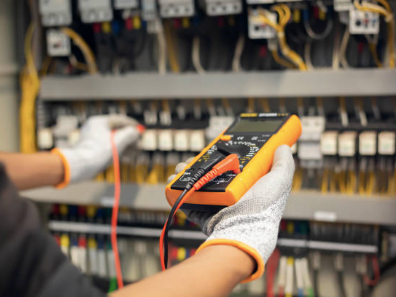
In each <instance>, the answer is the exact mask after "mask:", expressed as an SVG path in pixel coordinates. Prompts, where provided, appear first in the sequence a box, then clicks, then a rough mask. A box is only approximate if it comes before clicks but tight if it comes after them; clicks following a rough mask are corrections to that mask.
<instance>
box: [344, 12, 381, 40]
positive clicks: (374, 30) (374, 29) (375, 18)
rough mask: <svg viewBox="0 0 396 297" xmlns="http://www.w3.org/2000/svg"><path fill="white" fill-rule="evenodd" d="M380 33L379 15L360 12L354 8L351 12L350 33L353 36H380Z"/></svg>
mask: <svg viewBox="0 0 396 297" xmlns="http://www.w3.org/2000/svg"><path fill="white" fill-rule="evenodd" d="M379 31H380V20H379V15H378V13H372V12H366V11H360V10H357V9H354V8H352V9H351V10H350V11H349V32H350V33H351V34H379Z"/></svg>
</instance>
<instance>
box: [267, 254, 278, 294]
mask: <svg viewBox="0 0 396 297" xmlns="http://www.w3.org/2000/svg"><path fill="white" fill-rule="evenodd" d="M278 262H279V251H278V250H275V251H274V252H273V253H272V255H271V257H270V258H269V260H268V265H267V267H268V273H267V297H275V294H274V278H275V274H276V270H277V268H278Z"/></svg>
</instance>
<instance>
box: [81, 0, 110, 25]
mask: <svg viewBox="0 0 396 297" xmlns="http://www.w3.org/2000/svg"><path fill="white" fill-rule="evenodd" d="M78 8H79V10H80V15H81V20H82V21H83V22H84V23H97V22H108V21H111V20H112V19H113V9H112V7H111V1H110V0H78Z"/></svg>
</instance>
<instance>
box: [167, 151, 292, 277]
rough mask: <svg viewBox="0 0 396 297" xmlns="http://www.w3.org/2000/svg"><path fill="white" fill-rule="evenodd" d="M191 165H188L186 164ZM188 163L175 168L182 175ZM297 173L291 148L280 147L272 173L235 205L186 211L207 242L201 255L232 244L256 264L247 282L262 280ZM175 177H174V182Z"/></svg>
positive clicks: (202, 246)
mask: <svg viewBox="0 0 396 297" xmlns="http://www.w3.org/2000/svg"><path fill="white" fill-rule="evenodd" d="M187 164H188V163H187ZM187 164H186V163H180V164H178V166H177V167H176V173H179V172H181V171H182V170H183V169H184V167H186V166H187ZM293 174H294V160H293V156H292V153H291V149H290V147H288V146H287V145H282V146H280V147H279V148H278V149H277V150H276V152H275V155H274V160H273V165H272V168H271V171H270V172H268V173H267V174H266V175H265V176H264V177H262V178H261V179H260V180H258V181H257V182H256V183H255V184H254V186H253V187H252V188H251V189H250V190H249V191H248V192H246V194H245V195H244V196H243V197H242V198H241V199H240V200H239V201H238V202H237V203H236V204H234V205H232V206H229V207H226V208H224V209H222V210H221V211H219V212H218V213H216V214H214V213H210V212H202V211H191V210H184V212H185V213H186V215H187V217H188V219H190V220H191V221H193V222H195V223H197V224H198V225H200V227H201V228H202V231H203V232H204V233H205V234H206V235H207V236H208V239H207V240H206V241H205V242H204V243H203V244H202V245H201V246H200V247H199V249H198V252H199V251H200V250H202V249H203V248H205V247H207V246H211V245H232V246H235V247H237V248H239V249H241V250H243V251H245V252H246V253H248V254H250V255H251V256H252V257H253V258H254V259H255V261H256V262H257V269H256V271H255V272H254V273H253V274H252V275H251V276H250V278H248V279H247V280H246V281H251V280H254V279H256V278H258V277H260V276H261V275H262V274H263V272H264V263H265V262H266V261H267V260H268V258H269V257H270V255H271V254H272V252H273V250H274V249H275V246H276V241H277V238H278V229H279V223H280V220H281V218H282V215H283V211H284V209H285V205H286V201H287V198H288V197H289V194H290V190H291V186H292V180H293ZM174 177H175V176H174V175H173V176H171V177H170V178H169V180H168V181H171V178H172V179H173V178H174Z"/></svg>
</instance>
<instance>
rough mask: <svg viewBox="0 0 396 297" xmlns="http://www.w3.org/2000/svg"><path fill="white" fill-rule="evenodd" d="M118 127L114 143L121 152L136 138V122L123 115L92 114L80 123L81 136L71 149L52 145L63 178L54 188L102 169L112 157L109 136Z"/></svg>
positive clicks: (84, 177) (137, 132)
mask: <svg viewBox="0 0 396 297" xmlns="http://www.w3.org/2000/svg"><path fill="white" fill-rule="evenodd" d="M113 129H117V132H116V134H115V136H114V142H115V145H116V147H117V150H118V153H119V154H121V153H122V152H123V151H124V150H125V148H126V147H127V146H129V145H130V144H132V143H134V142H135V141H137V140H138V138H139V134H140V132H139V129H138V123H137V122H136V121H135V120H134V119H132V118H129V117H127V116H125V115H101V116H93V117H91V118H89V119H88V121H87V122H86V123H85V124H84V125H83V126H82V128H81V132H80V139H79V141H78V143H77V144H76V145H75V146H74V147H73V148H55V149H53V150H52V153H54V154H57V155H59V156H60V157H61V159H62V162H63V166H64V168H65V177H64V180H63V182H62V183H61V184H59V185H57V188H63V187H64V186H66V185H67V184H69V183H70V182H76V181H81V180H84V179H90V178H93V177H95V176H96V175H97V174H98V173H100V172H101V171H103V170H105V169H106V167H107V166H108V164H109V163H110V162H111V160H112V152H111V144H110V135H111V131H112V130H113Z"/></svg>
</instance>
